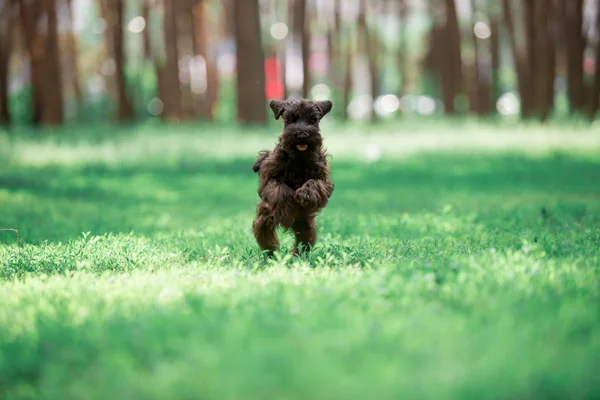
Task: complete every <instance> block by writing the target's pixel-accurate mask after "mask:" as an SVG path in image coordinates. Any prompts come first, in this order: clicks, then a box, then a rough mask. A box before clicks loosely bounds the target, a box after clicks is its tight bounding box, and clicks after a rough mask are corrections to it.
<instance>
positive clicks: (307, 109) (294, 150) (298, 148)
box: [269, 99, 333, 157]
mask: <svg viewBox="0 0 600 400" xmlns="http://www.w3.org/2000/svg"><path fill="white" fill-rule="evenodd" d="M269 105H270V106H271V110H273V114H274V115H275V119H279V118H280V117H282V118H283V122H284V129H283V134H282V135H281V145H282V147H283V150H284V151H285V152H286V153H288V154H289V155H291V156H292V157H295V156H303V155H306V154H310V153H312V152H314V151H318V150H320V149H321V146H322V145H323V138H322V137H321V132H320V129H319V122H320V121H321V119H323V117H324V116H325V115H327V113H329V111H331V108H332V107H333V104H332V103H331V101H329V100H323V101H311V100H296V99H293V100H291V101H281V100H271V102H270V104H269Z"/></svg>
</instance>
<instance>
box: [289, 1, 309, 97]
mask: <svg viewBox="0 0 600 400" xmlns="http://www.w3.org/2000/svg"><path fill="white" fill-rule="evenodd" d="M293 15H294V32H295V34H296V35H297V36H299V37H300V43H301V46H302V76H303V79H302V97H303V98H308V94H309V91H310V81H311V76H310V66H309V62H310V22H309V19H308V18H307V1H306V0H294V8H293Z"/></svg>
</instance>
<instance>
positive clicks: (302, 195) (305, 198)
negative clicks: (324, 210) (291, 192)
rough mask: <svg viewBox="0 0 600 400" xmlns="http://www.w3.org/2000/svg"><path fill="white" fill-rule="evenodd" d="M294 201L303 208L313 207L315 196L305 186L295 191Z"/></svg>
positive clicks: (314, 205)
mask: <svg viewBox="0 0 600 400" xmlns="http://www.w3.org/2000/svg"><path fill="white" fill-rule="evenodd" d="M296 201H297V202H298V204H300V206H302V207H304V208H315V207H316V205H317V202H316V199H315V196H314V195H313V193H311V192H310V190H308V189H307V188H306V187H301V188H300V189H298V190H297V191H296Z"/></svg>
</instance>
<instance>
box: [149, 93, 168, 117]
mask: <svg viewBox="0 0 600 400" xmlns="http://www.w3.org/2000/svg"><path fill="white" fill-rule="evenodd" d="M147 108H148V112H149V113H150V114H152V115H154V116H158V115H160V114H162V112H163V110H164V105H163V102H162V101H161V100H160V99H159V98H157V97H155V98H153V99H152V100H150V102H149V103H148V107H147Z"/></svg>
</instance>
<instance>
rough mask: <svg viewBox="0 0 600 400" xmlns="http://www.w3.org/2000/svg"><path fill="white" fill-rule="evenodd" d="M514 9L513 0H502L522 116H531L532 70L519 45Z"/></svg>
mask: <svg viewBox="0 0 600 400" xmlns="http://www.w3.org/2000/svg"><path fill="white" fill-rule="evenodd" d="M513 13H514V11H513V5H512V1H511V0H502V14H503V19H504V26H505V28H506V32H507V35H508V40H509V44H510V48H511V52H512V56H513V60H514V69H515V72H516V75H517V84H518V90H519V97H520V98H521V117H522V118H529V117H530V116H531V114H532V101H531V100H530V99H531V98H532V96H531V94H532V86H531V79H530V76H529V75H530V71H529V67H528V64H527V62H528V61H527V57H526V52H525V51H523V49H522V48H521V46H519V41H518V40H517V33H516V29H517V28H516V25H515V19H514V14H513Z"/></svg>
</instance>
